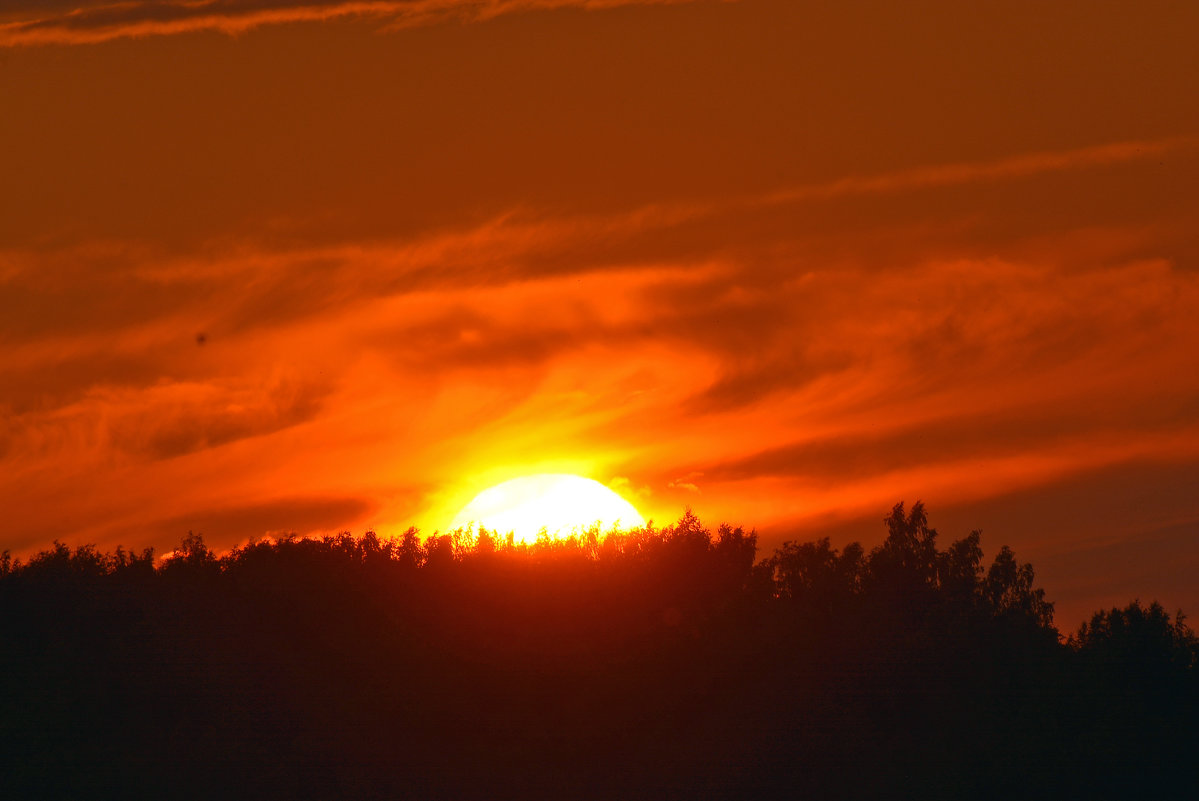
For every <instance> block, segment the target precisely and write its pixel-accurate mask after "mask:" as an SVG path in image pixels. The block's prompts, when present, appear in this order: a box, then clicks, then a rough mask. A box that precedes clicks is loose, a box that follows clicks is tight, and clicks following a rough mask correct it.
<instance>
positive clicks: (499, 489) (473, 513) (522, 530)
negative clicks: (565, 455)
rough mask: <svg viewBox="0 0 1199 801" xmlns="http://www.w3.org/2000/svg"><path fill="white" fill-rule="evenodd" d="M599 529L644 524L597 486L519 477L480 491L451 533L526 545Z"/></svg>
mask: <svg viewBox="0 0 1199 801" xmlns="http://www.w3.org/2000/svg"><path fill="white" fill-rule="evenodd" d="M597 523H598V524H599V526H600V528H601V529H608V528H611V527H612V526H616V525H619V526H621V527H623V528H636V527H638V526H643V525H645V519H644V518H643V517H642V516H641V514H640V513H639V512H638V511H637V510H636V509H635V508H634V507H633V505H632V504H631V503H629V502H628V501H626V500H625V499H624V498H622V497H620V496H619V495H617V494H616V493H615V492H613V491H612V490H610V489H608V488H607V487H605V486H604V485H603V484H601V483H599V482H598V481H594V480H592V479H590V478H583V477H582V476H575V475H570V474H568V473H541V474H538V475H533V476H521V477H520V478H514V479H511V480H510V481H505V482H503V483H502V484H496V485H495V486H494V487H491V488H490V489H485V490H483V491H482V492H480V493H479V494H478V495H476V496H475V497H474V499H473V500H472V501H471V502H470V503H468V504H467V505H466V506H464V507H463V508H462V511H460V512H459V513H458V514H457V516H455V517H454V521H453V522H452V523H451V524H450V528H451V529H457V528H465V527H467V526H470V525H472V524H473V525H474V526H476V527H480V526H481V527H483V528H486V529H488V530H490V531H495V532H498V533H500V534H507V533H508V532H512V533H513V534H515V535H516V539H517V541H518V542H532V541H533V540H534V539H536V537H537V534H538V532H540V531H541V529H543V528H544V529H545V530H546V531H547V532H548V533H549V534H550V535H551V536H553V535H566V534H569V533H571V532H572V531H575V530H580V529H584V528H587V527H588V526H592V525H595V524H597Z"/></svg>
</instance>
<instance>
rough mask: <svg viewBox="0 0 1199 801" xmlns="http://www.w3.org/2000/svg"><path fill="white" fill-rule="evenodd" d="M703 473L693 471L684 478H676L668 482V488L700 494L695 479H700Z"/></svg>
mask: <svg viewBox="0 0 1199 801" xmlns="http://www.w3.org/2000/svg"><path fill="white" fill-rule="evenodd" d="M702 475H703V471H700V470H693V471H692V472H690V473H688V474H687V475H685V476H683V477H682V478H676V479H673V480H671V481H668V482H666V486H667V487H669V488H670V489H679V490H683V491H684V492H695V493H698V492H699V485H698V484H696V483H695V479H697V478H700V477H701V476H702Z"/></svg>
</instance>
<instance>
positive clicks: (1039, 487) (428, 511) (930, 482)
mask: <svg viewBox="0 0 1199 801" xmlns="http://www.w3.org/2000/svg"><path fill="white" fill-rule="evenodd" d="M1197 37H1199V4H1196V3H1189V2H1165V1H1164V0H1163V1H1162V2H1153V1H1152V0H1140V1H1139V2H1127V3H1120V2H1110V3H1109V2H1102V3H1097V2H1053V3H1045V2H1008V3H996V4H985V5H983V4H973V3H962V2H960V0H954V1H953V2H950V0H936V1H935V2H907V3H895V2H890V1H889V0H887V1H883V0H878V1H877V2H806V1H805V0H740V1H739V2H722V1H718V0H694V2H688V1H687V0H675V1H674V2H667V1H665V0H663V1H661V2H652V0H644V1H639V0H361V1H357V2H338V0H319V1H317V2H307V1H306V0H172V1H168V0H147V1H146V2H122V3H108V2H103V3H102V2H94V1H93V0H0V154H2V155H0V189H2V190H3V191H2V194H0V511H2V514H0V549H3V548H7V549H11V550H12V552H13V553H14V554H17V555H27V554H28V553H30V552H31V551H34V550H36V549H38V548H41V547H44V546H45V545H47V544H49V542H50V541H51V540H53V539H55V538H58V539H61V540H63V541H65V542H68V543H70V544H79V543H86V542H93V543H97V544H98V545H100V546H102V547H108V548H111V547H113V546H115V545H116V544H117V543H122V544H124V545H125V546H126V547H137V548H140V547H144V546H149V545H153V546H155V547H156V548H158V549H159V550H160V551H161V550H165V549H169V548H170V547H171V546H172V545H173V544H175V543H177V542H178V541H179V539H180V538H181V537H182V536H183V535H184V534H186V533H187V531H188V530H195V531H199V532H202V533H203V534H204V536H205V538H206V539H207V540H208V541H209V543H210V544H212V545H214V546H216V547H218V548H227V547H230V546H232V545H235V544H237V543H240V542H244V541H246V540H247V539H248V538H250V537H253V536H260V535H263V534H267V533H269V532H278V531H292V530H294V531H297V532H300V533H322V532H328V531H334V530H343V529H349V530H352V531H355V532H361V531H363V530H365V529H367V528H374V529H375V530H377V531H379V532H380V533H382V534H397V533H400V532H401V531H402V530H403V529H404V528H406V527H407V526H408V525H410V524H411V525H416V526H419V527H420V528H421V529H422V531H425V532H426V533H431V532H432V531H433V530H435V529H444V528H445V527H446V526H447V524H448V523H449V521H450V520H451V519H452V518H453V517H454V515H455V513H456V512H457V511H458V510H459V509H460V508H461V507H462V506H463V505H464V504H465V503H466V502H467V501H468V500H469V499H470V498H471V497H472V496H473V495H474V494H476V493H477V492H479V491H480V490H482V489H484V488H486V487H488V486H491V485H493V484H495V483H497V482H499V481H503V480H506V479H509V478H513V477H515V476H520V475H523V474H527V473H536V472H570V473H578V474H581V475H584V476H588V477H590V478H594V479H596V480H599V481H601V482H603V483H605V484H607V485H609V486H610V487H613V488H614V489H616V490H617V491H618V492H620V494H622V495H623V496H624V497H625V498H626V499H628V500H629V501H631V502H632V503H633V504H634V505H635V506H636V507H637V508H638V509H639V510H640V511H641V512H642V513H643V514H644V515H645V516H646V517H652V518H654V520H655V521H657V522H659V523H668V522H671V521H673V520H674V519H677V518H678V516H679V515H680V514H681V512H682V511H683V509H684V508H685V507H687V506H691V507H692V508H693V509H694V510H695V512H696V513H697V514H699V515H700V517H701V518H702V519H704V520H705V521H706V522H708V523H711V524H716V523H718V522H720V521H728V522H730V523H734V524H744V525H745V526H746V527H755V528H756V529H757V530H758V532H759V534H760V543H761V545H762V546H763V548H764V549H766V550H767V551H769V550H770V549H772V548H773V547H775V546H777V545H779V544H781V543H782V541H783V540H785V539H795V538H805V537H813V536H819V535H823V534H828V535H829V536H831V537H832V539H833V541H834V544H836V545H842V544H844V543H845V542H847V541H849V540H850V539H861V540H863V542H864V543H865V544H866V545H867V546H868V547H869V546H872V545H874V544H877V543H878V542H879V541H880V540H881V538H882V535H883V533H884V529H883V526H882V524H881V519H882V517H883V516H884V514H885V513H886V512H887V511H888V510H889V508H890V507H891V505H892V504H894V503H895V502H897V501H900V500H905V501H907V502H909V503H910V502H912V501H915V500H917V499H923V500H924V501H925V502H926V504H927V505H928V506H929V509H930V513H931V522H932V523H933V525H935V526H936V527H937V528H938V529H939V530H940V532H941V536H942V537H943V538H944V540H945V541H948V540H950V539H955V538H957V537H960V536H963V535H964V534H966V533H968V532H969V531H970V530H971V529H973V528H979V529H982V531H983V547H984V550H986V551H987V552H988V556H989V555H992V554H994V552H995V550H996V549H998V547H999V546H1000V545H1002V544H1009V545H1011V546H1012V547H1013V548H1014V549H1015V550H1016V553H1017V555H1018V556H1019V557H1020V558H1021V559H1024V560H1029V561H1032V562H1033V564H1034V566H1035V567H1036V568H1037V571H1038V577H1039V582H1040V583H1041V584H1043V586H1045V587H1046V589H1047V592H1048V596H1049V598H1050V599H1052V600H1056V601H1057V602H1058V622H1059V625H1061V626H1063V627H1068V628H1069V627H1073V626H1075V625H1076V624H1077V622H1079V621H1080V620H1081V619H1082V617H1083V616H1084V615H1085V614H1086V613H1087V612H1089V611H1090V610H1092V609H1094V608H1097V607H1098V606H1100V605H1105V604H1106V605H1110V604H1114V603H1124V602H1126V601H1128V600H1130V599H1131V598H1132V597H1135V596H1140V597H1141V598H1142V599H1144V600H1149V599H1151V598H1157V599H1160V600H1161V601H1162V602H1163V603H1164V604H1165V605H1166V606H1167V607H1169V608H1176V607H1179V606H1181V607H1182V608H1183V609H1184V610H1186V611H1188V612H1190V613H1192V614H1199V582H1196V581H1195V580H1194V576H1196V575H1199V236H1197V231H1199V101H1197V98H1199V59H1197V58H1196V55H1195V43H1196V41H1197Z"/></svg>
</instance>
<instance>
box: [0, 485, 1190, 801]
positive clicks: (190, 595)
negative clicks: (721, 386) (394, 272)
mask: <svg viewBox="0 0 1199 801" xmlns="http://www.w3.org/2000/svg"><path fill="white" fill-rule="evenodd" d="M886 524H887V529H888V531H887V538H886V540H885V542H884V543H883V545H882V546H880V547H879V548H877V549H875V550H874V551H872V552H869V553H867V552H865V551H864V550H863V549H862V548H861V547H860V546H857V545H850V546H848V547H846V548H845V549H843V550H840V551H838V550H837V549H833V548H831V547H830V545H829V542H828V541H827V540H822V541H816V542H810V543H803V544H796V543H788V544H787V545H786V546H784V547H783V548H781V549H779V550H778V551H776V552H775V553H774V554H773V555H772V556H770V557H769V558H767V559H765V560H762V561H760V562H755V559H756V542H755V537H754V535H753V534H752V533H746V532H744V531H742V530H741V529H732V528H729V527H727V526H722V527H721V528H720V529H719V530H718V531H716V532H714V533H713V532H709V531H708V530H707V529H705V528H703V527H702V526H701V524H700V523H699V521H698V520H696V519H695V518H694V517H693V516H691V515H690V514H688V515H687V516H685V517H684V518H683V519H682V520H680V521H679V523H678V524H676V525H675V526H672V527H669V528H666V529H652V528H651V529H647V530H639V531H634V532H631V533H626V534H620V535H618V534H609V535H607V536H603V535H600V534H599V533H598V532H592V533H590V534H587V535H584V536H581V537H576V538H574V539H571V540H568V541H555V542H551V541H548V540H547V541H542V542H540V543H538V544H536V545H533V546H517V545H513V544H511V543H510V542H499V541H497V540H495V539H494V538H492V537H490V536H488V535H487V534H486V533H484V534H483V535H482V536H480V537H477V538H476V537H469V536H465V535H463V534H461V533H460V534H459V535H458V536H456V537H439V538H431V539H429V540H428V541H426V542H424V543H422V542H421V541H420V540H419V539H418V538H417V537H416V534H415V532H408V533H407V534H406V535H405V536H404V537H402V538H400V539H398V540H380V539H379V538H378V537H376V536H375V535H373V534H370V533H368V534H367V535H365V536H364V537H362V538H354V537H351V536H349V535H348V534H347V535H342V536H339V537H329V538H325V539H323V540H305V539H283V540H281V541H278V542H273V543H266V542H264V543H258V544H254V545H250V546H247V547H245V548H240V549H237V550H235V551H234V552H232V553H231V554H229V555H227V556H225V557H222V558H219V559H218V558H217V557H216V556H215V555H214V554H213V553H212V552H211V551H209V550H208V549H207V548H206V547H204V545H203V542H202V540H201V539H200V538H199V537H194V536H189V538H188V539H187V540H185V541H184V543H183V545H182V546H181V548H180V549H179V551H177V552H176V553H175V554H174V555H173V557H172V558H170V559H167V560H165V561H164V562H162V563H161V564H160V565H159V566H158V567H156V566H155V563H154V560H153V558H152V554H150V553H149V552H145V553H142V554H140V555H133V554H129V553H126V552H124V551H121V550H118V551H117V553H116V554H101V553H98V552H96V551H95V550H94V549H91V548H86V547H84V548H79V549H75V550H71V549H68V548H67V547H65V546H62V545H56V546H55V547H54V548H53V549H51V550H48V551H45V552H43V553H41V554H39V555H38V556H36V557H35V558H33V559H31V560H29V561H28V562H27V563H25V564H13V563H11V562H10V561H9V560H8V559H7V558H5V559H3V560H2V561H0V669H2V671H3V673H2V675H3V677H4V679H5V687H4V692H3V696H2V699H0V762H2V764H0V770H2V773H0V797H3V798H89V799H90V798H196V799H224V798H254V799H265V798H421V799H424V798H462V799H501V798H547V799H550V798H552V799H558V798H563V799H566V798H612V799H619V798H630V797H638V798H646V797H648V798H679V799H698V798H781V797H811V798H870V797H876V798H1003V799H1013V798H1078V799H1083V798H1167V797H1178V798H1183V797H1195V790H1196V787H1199V783H1197V782H1199V767H1197V766H1199V722H1197V721H1199V667H1197V664H1196V662H1197V657H1199V648H1197V645H1196V640H1195V637H1194V636H1193V635H1192V633H1191V631H1190V630H1189V629H1188V628H1187V627H1186V626H1185V624H1184V623H1183V622H1182V620H1181V618H1179V617H1175V618H1171V617H1170V616H1169V615H1168V614H1167V613H1166V612H1165V611H1164V610H1162V609H1161V607H1159V606H1157V605H1150V606H1143V605H1141V604H1139V603H1135V602H1134V603H1132V604H1130V605H1129V606H1128V607H1126V608H1124V609H1113V610H1110V611H1106V612H1101V613H1097V614H1096V615H1095V616H1094V618H1093V619H1092V621H1091V622H1090V623H1088V624H1087V625H1085V626H1084V627H1083V628H1082V629H1081V630H1080V631H1079V632H1077V633H1076V634H1075V635H1074V636H1072V637H1070V638H1069V639H1063V638H1061V637H1060V636H1059V633H1058V631H1057V630H1056V629H1055V628H1054V627H1053V623H1052V605H1051V604H1049V603H1047V602H1046V601H1045V598H1044V593H1043V592H1042V591H1041V590H1040V589H1037V588H1036V587H1035V586H1034V582H1033V571H1032V568H1031V566H1029V565H1027V564H1020V563H1019V562H1017V561H1016V559H1015V558H1014V556H1013V554H1012V553H1011V551H1009V550H1007V549H1006V548H1004V549H1001V550H1000V551H999V553H998V555H997V556H995V557H994V559H993V560H992V561H991V562H990V564H989V565H986V564H984V561H983V555H982V551H981V549H980V542H979V536H978V534H977V533H974V534H971V535H970V536H968V537H966V538H964V539H962V540H959V541H957V542H954V543H952V544H950V545H948V546H947V547H945V548H944V549H940V548H938V543H937V541H936V532H935V531H933V530H931V529H929V528H928V525H927V520H926V518H925V513H924V509H923V507H921V506H920V505H919V504H917V505H916V506H914V507H913V508H912V509H911V510H910V512H908V513H906V514H905V511H904V509H903V506H902V505H899V506H897V507H896V508H895V509H894V510H893V511H892V513H891V515H890V516H888V518H887V519H886Z"/></svg>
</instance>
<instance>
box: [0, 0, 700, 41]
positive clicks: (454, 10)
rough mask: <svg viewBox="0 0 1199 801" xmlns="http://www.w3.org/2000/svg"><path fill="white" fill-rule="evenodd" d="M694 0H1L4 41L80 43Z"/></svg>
mask: <svg viewBox="0 0 1199 801" xmlns="http://www.w3.org/2000/svg"><path fill="white" fill-rule="evenodd" d="M691 1H692V0H342V1H341V2H338V0H309V1H308V2H305V0H142V1H141V2H137V1H136V0H134V1H133V2H117V3H112V2H105V1H104V0H101V1H100V2H96V0H92V2H88V1H87V0H82V2H72V3H70V4H65V3H48V4H47V3H25V2H20V3H13V4H6V5H5V6H4V7H0V12H3V16H0V19H3V20H5V21H3V22H0V47H21V46H34V45H81V44H96V43H100V42H107V41H111V40H113V39H126V38H141V37H147V36H170V35H175V34H182V33H192V32H196V31H210V32H217V33H224V34H228V35H231V36H232V35H237V34H241V33H245V32H247V31H250V30H253V29H255V28H259V27H262V26H266V25H280V24H286V23H297V22H327V21H333V20H344V19H366V20H374V21H376V22H379V23H382V24H385V25H386V26H387V27H389V28H393V29H394V28H408V27H415V26H420V25H431V24H436V23H439V22H445V21H450V20H457V21H461V22H482V21H486V20H489V19H493V18H495V17H498V16H501V15H504V14H514V13H523V12H529V11H539V10H552V9H560V8H578V9H583V10H598V9H606V8H615V7H618V6H625V5H668V4H675V3H682V2H691Z"/></svg>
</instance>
